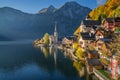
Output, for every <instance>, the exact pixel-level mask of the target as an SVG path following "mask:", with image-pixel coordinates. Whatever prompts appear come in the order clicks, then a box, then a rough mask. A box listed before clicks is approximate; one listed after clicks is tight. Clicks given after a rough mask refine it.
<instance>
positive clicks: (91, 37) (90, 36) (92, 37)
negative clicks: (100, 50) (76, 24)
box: [81, 32, 95, 40]
mask: <svg viewBox="0 0 120 80" xmlns="http://www.w3.org/2000/svg"><path fill="white" fill-rule="evenodd" d="M81 37H82V39H83V40H95V35H94V34H92V33H91V34H90V33H88V32H86V33H81Z"/></svg>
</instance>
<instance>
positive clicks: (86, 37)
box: [79, 32, 95, 48]
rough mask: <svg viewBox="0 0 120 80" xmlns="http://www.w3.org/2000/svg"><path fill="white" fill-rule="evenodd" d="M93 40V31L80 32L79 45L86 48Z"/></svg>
mask: <svg viewBox="0 0 120 80" xmlns="http://www.w3.org/2000/svg"><path fill="white" fill-rule="evenodd" d="M93 40H95V36H94V34H93V33H88V32H81V33H80V39H79V45H81V47H82V48H88V45H89V44H90V42H91V41H93Z"/></svg>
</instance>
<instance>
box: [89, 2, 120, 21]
mask: <svg viewBox="0 0 120 80" xmlns="http://www.w3.org/2000/svg"><path fill="white" fill-rule="evenodd" d="M101 14H102V15H104V16H105V17H120V0H107V1H106V3H105V4H104V5H100V6H98V7H97V8H96V9H94V10H92V11H91V12H90V14H89V15H90V16H91V18H92V19H94V20H97V19H98V17H99V16H100V15H101Z"/></svg>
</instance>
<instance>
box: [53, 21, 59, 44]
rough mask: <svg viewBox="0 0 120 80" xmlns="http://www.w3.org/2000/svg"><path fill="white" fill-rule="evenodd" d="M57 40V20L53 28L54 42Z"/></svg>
mask: <svg viewBox="0 0 120 80" xmlns="http://www.w3.org/2000/svg"><path fill="white" fill-rule="evenodd" d="M57 42H58V32H57V22H55V30H54V43H55V44H57Z"/></svg>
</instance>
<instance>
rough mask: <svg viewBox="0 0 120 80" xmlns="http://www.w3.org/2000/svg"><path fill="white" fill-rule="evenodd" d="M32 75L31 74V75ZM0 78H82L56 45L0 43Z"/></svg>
mask: <svg viewBox="0 0 120 80" xmlns="http://www.w3.org/2000/svg"><path fill="white" fill-rule="evenodd" d="M31 75H32V76H31ZM0 80H84V77H83V78H80V77H79V76H78V72H77V71H76V69H75V68H74V67H73V62H72V61H71V60H70V59H69V58H67V57H66V58H65V57H64V55H63V52H61V51H59V50H58V49H57V48H56V47H54V46H51V47H39V48H35V47H33V45H32V44H31V43H28V44H10V45H0Z"/></svg>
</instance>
